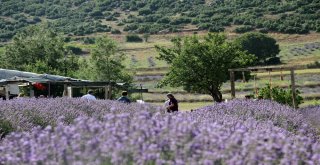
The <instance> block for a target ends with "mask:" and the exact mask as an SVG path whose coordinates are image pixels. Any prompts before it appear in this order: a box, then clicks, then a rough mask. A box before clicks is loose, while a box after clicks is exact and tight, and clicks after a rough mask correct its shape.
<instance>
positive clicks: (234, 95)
mask: <svg viewBox="0 0 320 165" xmlns="http://www.w3.org/2000/svg"><path fill="white" fill-rule="evenodd" d="M230 84H231V98H232V99H234V98H236V90H235V85H234V71H230Z"/></svg>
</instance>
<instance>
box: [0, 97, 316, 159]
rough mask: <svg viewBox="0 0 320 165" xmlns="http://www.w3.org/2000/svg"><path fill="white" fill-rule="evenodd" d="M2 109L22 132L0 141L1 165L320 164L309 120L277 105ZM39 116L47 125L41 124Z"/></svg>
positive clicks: (5, 105) (15, 105)
mask: <svg viewBox="0 0 320 165" xmlns="http://www.w3.org/2000/svg"><path fill="white" fill-rule="evenodd" d="M0 105H1V106H0V116H1V118H2V119H6V120H7V121H10V122H11V123H12V125H14V127H15V128H17V129H16V131H15V132H13V133H11V134H9V135H7V136H6V137H5V138H4V139H2V140H1V141H0V155H1V156H0V164H9V165H10V164H79V165H80V164H208V165H210V164H221V165H224V164H235V165H242V164H249V165H250V164H270V165H271V164H320V161H319V160H320V144H319V142H318V140H317V135H316V134H314V133H313V132H312V130H313V128H312V126H310V125H308V122H307V121H306V120H305V119H304V117H303V114H301V113H299V112H298V111H293V109H291V108H290V107H287V106H283V105H280V104H277V103H274V102H271V101H240V100H234V101H231V102H229V103H221V104H217V105H215V106H210V107H204V108H201V109H198V110H196V111H194V112H180V113H174V114H167V113H162V112H163V111H162V109H161V108H158V107H154V106H151V105H139V104H130V105H127V104H121V103H117V102H112V101H102V100H100V101H91V102H88V101H84V100H80V99H65V98H61V99H43V100H37V99H26V100H24V99H23V100H13V101H2V102H0ZM25 112H28V113H31V114H32V115H30V114H28V113H27V115H25V114H26V113H25ZM35 114H37V115H38V118H36V119H37V120H38V119H39V118H41V121H44V122H46V123H47V124H45V125H41V124H39V123H42V122H34V121H33V120H34V118H32V117H30V116H33V115H35ZM22 119H24V120H23V121H20V122H18V121H19V120H22ZM66 121H68V122H66ZM44 127H45V128H44Z"/></svg>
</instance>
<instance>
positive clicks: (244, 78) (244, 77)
mask: <svg viewBox="0 0 320 165" xmlns="http://www.w3.org/2000/svg"><path fill="white" fill-rule="evenodd" d="M242 82H243V83H245V82H246V76H245V74H244V72H242Z"/></svg>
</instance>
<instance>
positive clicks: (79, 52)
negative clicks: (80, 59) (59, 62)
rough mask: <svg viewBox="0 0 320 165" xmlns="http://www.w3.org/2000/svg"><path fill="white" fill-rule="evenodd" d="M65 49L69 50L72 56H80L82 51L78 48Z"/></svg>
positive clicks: (69, 47) (68, 47)
mask: <svg viewBox="0 0 320 165" xmlns="http://www.w3.org/2000/svg"><path fill="white" fill-rule="evenodd" d="M66 48H67V50H70V51H71V52H72V53H74V54H76V55H80V54H82V49H81V48H79V47H75V46H67V47H66Z"/></svg>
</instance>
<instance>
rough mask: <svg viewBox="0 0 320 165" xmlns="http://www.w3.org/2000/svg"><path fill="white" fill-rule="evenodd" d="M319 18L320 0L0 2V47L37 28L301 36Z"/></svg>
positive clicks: (318, 25)
mask: <svg viewBox="0 0 320 165" xmlns="http://www.w3.org/2000/svg"><path fill="white" fill-rule="evenodd" d="M319 13H320V0H241V1H240V0H239V1H238V0H237V1H234V0H146V1H136V0H126V1H118V0H99V1H95V0H55V1H44V0H25V1H20V0H4V1H1V5H0V41H2V42H5V41H8V40H10V39H11V38H12V36H13V35H14V34H15V33H16V32H17V31H19V29H21V28H23V27H26V26H28V25H30V24H37V23H40V22H46V23H48V24H49V25H50V26H51V27H53V28H55V29H56V30H58V31H60V32H62V33H64V34H67V35H69V36H83V35H88V34H94V33H99V32H110V33H114V34H118V33H123V32H130V33H151V34H159V33H160V34H163V33H169V32H178V31H197V30H209V31H214V32H217V31H224V30H225V29H226V28H232V29H233V31H235V32H238V33H242V32H246V31H251V30H259V31H262V32H268V31H269V32H270V31H273V32H282V33H290V34H291V33H300V34H301V33H309V32H310V31H318V32H319V31H320V22H319Z"/></svg>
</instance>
